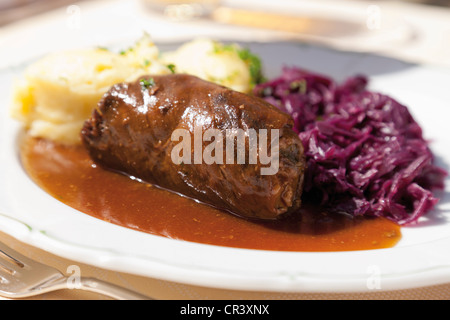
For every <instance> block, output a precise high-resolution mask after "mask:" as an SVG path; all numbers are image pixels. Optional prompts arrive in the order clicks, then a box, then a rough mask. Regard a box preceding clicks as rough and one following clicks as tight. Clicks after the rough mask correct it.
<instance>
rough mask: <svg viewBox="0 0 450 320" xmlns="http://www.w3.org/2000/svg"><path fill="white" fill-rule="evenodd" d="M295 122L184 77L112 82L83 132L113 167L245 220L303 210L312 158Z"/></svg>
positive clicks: (95, 153)
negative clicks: (305, 179)
mask: <svg viewBox="0 0 450 320" xmlns="http://www.w3.org/2000/svg"><path fill="white" fill-rule="evenodd" d="M292 127H293V120H292V118H291V117H290V116H289V115H287V114H285V113H283V112H281V111H280V110H278V109H277V108H275V107H274V106H272V105H270V104H268V103H267V102H265V101H263V100H262V99H259V98H257V97H253V96H250V95H246V94H243V93H240V92H236V91H233V90H230V89H228V88H225V87H223V86H219V85H216V84H213V83H210V82H207V81H204V80H201V79H199V78H197V77H194V76H190V75H182V74H172V75H164V76H146V77H142V78H140V79H138V80H137V81H136V82H132V83H120V84H117V85H114V86H113V87H112V88H111V89H110V90H109V91H108V92H107V93H106V94H105V95H104V97H103V98H102V100H101V101H100V102H99V104H98V107H97V108H96V110H94V112H93V114H92V116H91V118H90V119H88V120H87V121H86V122H85V124H84V127H83V129H82V131H81V138H82V141H83V144H84V146H85V147H86V148H87V150H88V152H89V154H90V156H91V158H92V159H93V160H94V161H95V162H96V163H97V164H98V165H101V166H103V167H104V168H106V169H109V170H114V171H117V172H121V173H124V174H127V175H129V176H133V177H135V178H138V179H140V180H142V181H144V182H147V183H151V184H153V185H156V186H158V187H161V188H164V189H167V190H169V191H172V192H176V193H179V194H181V195H183V196H186V197H190V198H192V199H195V200H197V201H199V202H202V203H205V204H208V205H212V206H214V207H216V208H219V209H222V210H226V211H228V212H230V213H233V214H236V215H238V216H241V217H245V218H257V219H278V218H280V217H282V216H285V215H286V214H288V213H290V212H292V211H295V210H297V209H298V208H299V207H300V205H301V194H302V187H303V175H304V170H305V159H304V155H303V146H302V143H301V141H300V140H299V138H298V136H297V134H296V133H295V132H294V131H293V129H292Z"/></svg>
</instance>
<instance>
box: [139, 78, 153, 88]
mask: <svg viewBox="0 0 450 320" xmlns="http://www.w3.org/2000/svg"><path fill="white" fill-rule="evenodd" d="M140 82H141V86H142V87H144V88H145V89H148V88H150V87H153V86H154V85H155V80H154V79H153V78H149V79H141V81H140Z"/></svg>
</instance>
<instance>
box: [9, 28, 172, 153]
mask: <svg viewBox="0 0 450 320" xmlns="http://www.w3.org/2000/svg"><path fill="white" fill-rule="evenodd" d="M158 59H159V51H158V48H157V47H156V46H155V45H154V44H153V43H152V42H151V41H150V40H149V38H147V37H145V38H143V39H141V40H140V41H139V42H138V43H137V44H136V46H135V47H133V48H132V49H129V50H127V51H126V52H121V53H114V52H111V51H108V50H105V49H90V50H76V51H69V52H60V53H55V54H51V55H48V56H46V57H44V58H43V59H41V60H39V61H37V62H36V63H34V64H32V65H31V66H30V67H29V68H28V69H27V70H26V71H25V74H24V77H23V78H22V79H20V80H18V81H17V83H16V84H15V86H14V90H13V102H12V110H11V112H12V116H13V117H14V118H15V119H17V120H19V121H21V122H22V123H23V124H24V126H25V127H26V128H27V129H28V130H29V133H30V134H31V135H32V136H36V137H42V138H47V139H50V140H54V141H59V142H62V143H69V144H73V143H79V142H80V138H79V134H80V130H81V127H82V125H83V123H84V121H85V120H86V119H88V118H89V117H90V115H91V113H92V110H93V109H94V108H95V107H96V105H97V103H98V101H99V100H100V99H101V97H102V96H103V94H104V93H105V92H106V91H107V90H108V89H109V88H110V87H111V86H112V85H114V84H116V83H119V82H123V81H131V80H133V79H136V78H137V77H139V76H141V75H145V74H166V73H170V72H171V71H170V69H169V68H167V66H166V65H163V64H161V63H160V62H159V60H158Z"/></svg>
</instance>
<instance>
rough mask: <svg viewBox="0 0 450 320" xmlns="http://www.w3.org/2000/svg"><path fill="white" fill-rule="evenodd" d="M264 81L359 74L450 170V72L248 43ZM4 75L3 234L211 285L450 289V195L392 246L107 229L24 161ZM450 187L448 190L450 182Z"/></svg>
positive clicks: (0, 83)
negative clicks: (290, 71) (399, 107)
mask: <svg viewBox="0 0 450 320" xmlns="http://www.w3.org/2000/svg"><path fill="white" fill-rule="evenodd" d="M247 45H248V46H250V48H251V49H252V50H253V51H254V52H256V53H258V54H260V55H261V57H262V59H263V62H264V67H265V70H266V74H267V75H268V76H269V77H272V76H275V75H278V74H279V73H280V71H281V67H282V66H283V65H297V66H301V67H304V68H308V69H310V70H314V71H317V72H322V73H325V74H327V75H330V76H332V77H334V78H336V79H342V78H344V77H346V76H350V75H354V74H355V73H364V74H366V75H369V76H370V78H371V87H372V88H373V89H374V90H378V91H382V92H384V93H388V94H390V95H392V96H393V97H395V98H396V99H398V100H399V101H400V102H403V103H405V104H406V105H408V106H409V107H410V110H411V112H412V113H413V115H414V116H415V117H416V119H417V120H418V121H419V123H420V124H421V125H422V126H423V128H424V134H425V137H426V138H428V139H430V140H432V149H433V150H434V152H435V154H436V156H437V160H438V164H439V165H440V166H442V167H444V168H448V164H449V163H450V148H449V146H450V125H449V123H448V121H449V119H450V108H449V105H448V103H449V101H450V90H448V89H447V88H446V87H447V86H448V83H450V71H449V70H441V69H437V68H433V67H429V66H416V65H411V64H407V63H403V62H399V61H396V60H391V59H387V58H382V57H377V56H372V55H365V54H358V53H348V52H337V51H332V50H327V49H323V48H317V47H312V46H305V45H300V44H295V43H266V44H259V43H252V44H247ZM21 71H22V67H16V68H9V69H3V70H0V101H1V104H0V105H1V108H0V112H1V114H0V122H1V123H0V125H1V126H0V130H1V132H0V148H1V149H0V150H1V153H0V212H1V215H0V230H2V231H4V232H6V233H8V234H10V235H12V236H14V237H16V238H18V239H19V240H21V241H24V242H25V243H28V244H30V245H34V246H37V247H39V248H42V249H44V250H47V251H49V252H52V253H54V254H57V255H60V256H62V257H65V258H69V259H72V260H75V261H79V262H82V263H88V264H91V265H95V266H98V267H101V268H106V269H111V270H116V271H121V272H128V273H133V274H138V275H143V276H148V277H154V278H158V279H163V280H170V281H176V282H181V283H186V284H193V285H201V286H206V287H215V288H224V289H243V290H264V291H283V292H356V291H358V292H362V291H368V290H394V289H406V288H413V287H419V286H425V285H433V284H440V283H445V282H450V201H449V200H450V191H449V188H448V187H447V189H446V190H445V191H444V192H442V193H439V194H438V196H439V197H440V198H441V202H440V203H439V205H438V206H437V207H436V209H435V210H434V211H433V212H431V213H430V214H429V215H428V216H427V218H426V219H422V220H421V224H420V225H418V226H415V227H407V228H403V229H402V233H403V238H402V240H401V241H400V242H399V243H398V245H397V246H395V247H394V248H390V249H381V250H371V251H357V252H331V253H314V252H313V253H302V252H298V253H296V252H273V251H259V250H247V249H234V248H225V247H217V246H211V245H203V244H196V243H189V242H183V241H178V240H171V239H166V238H162V237H158V236H153V235H149V234H144V233H141V232H138V231H133V230H130V229H126V228H123V227H119V226H116V225H113V224H109V223H107V222H103V221H100V220H97V219H95V218H92V217H90V216H87V215H85V214H83V213H81V212H78V211H76V210H73V209H71V208H69V207H67V206H66V205H64V204H62V203H60V202H58V201H57V200H55V199H53V198H52V197H51V196H49V195H48V194H46V193H45V192H44V191H42V190H41V189H40V188H39V187H38V186H36V185H35V184H34V183H32V182H31V181H30V179H29V178H28V176H27V175H26V173H25V172H24V170H23V169H22V167H21V165H20V162H19V160H18V146H17V136H18V134H20V126H19V125H18V124H17V123H15V122H14V121H12V120H11V119H10V118H9V117H8V108H7V106H8V97H9V94H10V90H11V82H12V78H13V77H15V76H17V75H18V74H20V72H21ZM448 182H449V181H448V180H447V186H448V185H449V183H448Z"/></svg>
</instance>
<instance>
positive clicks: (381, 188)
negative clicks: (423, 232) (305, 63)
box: [254, 67, 447, 225]
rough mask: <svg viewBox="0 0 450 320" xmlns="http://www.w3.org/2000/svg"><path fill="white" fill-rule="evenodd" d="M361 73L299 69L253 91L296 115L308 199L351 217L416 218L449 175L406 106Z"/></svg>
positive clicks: (406, 221)
mask: <svg viewBox="0 0 450 320" xmlns="http://www.w3.org/2000/svg"><path fill="white" fill-rule="evenodd" d="M367 84H368V79H367V78H366V77H364V76H354V77H351V78H348V79H347V80H346V81H344V82H343V83H337V82H336V81H334V80H333V79H330V78H328V77H325V76H323V75H319V74H315V73H312V72H309V71H306V70H302V69H300V68H297V67H290V68H287V67H286V68H284V69H283V72H282V74H281V76H279V77H278V78H276V79H273V80H270V81H268V82H265V83H262V84H260V85H258V86H257V87H256V88H255V91H254V94H255V95H257V96H260V97H262V98H264V99H265V100H267V101H269V102H270V103H272V104H273V105H275V106H277V107H278V108H280V109H281V110H283V111H286V112H287V113H289V114H291V115H292V117H293V119H294V121H295V128H294V129H295V130H296V131H297V132H298V134H299V137H300V139H301V140H302V142H303V145H304V147H305V156H306V160H307V170H306V173H305V185H304V194H303V201H304V202H305V203H308V202H312V203H316V204H320V205H321V206H323V207H324V208H328V210H329V211H335V212H340V213H346V214H351V215H353V216H377V217H385V218H388V219H390V220H392V221H395V222H396V223H398V224H401V225H405V224H409V223H412V222H416V221H417V220H418V219H419V217H421V216H423V215H424V214H426V213H427V212H429V211H430V210H431V209H432V208H433V207H434V206H435V204H436V203H437V202H438V199H437V198H436V197H435V196H434V195H433V193H432V191H433V190H434V189H442V188H443V187H444V179H445V177H446V175H447V173H446V172H445V171H444V170H443V169H441V168H439V167H437V166H436V165H435V164H434V156H433V154H432V152H431V150H430V148H429V144H428V142H427V141H426V140H425V139H424V138H423V134H422V129H421V127H420V126H419V124H418V123H417V122H416V121H415V120H414V119H413V117H412V115H411V113H410V112H409V111H408V109H407V107H405V106H404V105H402V104H400V103H399V102H397V101H396V100H394V99H393V98H391V97H389V96H387V95H383V94H380V93H377V92H371V91H369V90H368V89H367Z"/></svg>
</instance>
